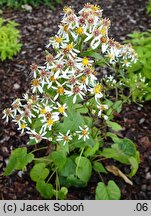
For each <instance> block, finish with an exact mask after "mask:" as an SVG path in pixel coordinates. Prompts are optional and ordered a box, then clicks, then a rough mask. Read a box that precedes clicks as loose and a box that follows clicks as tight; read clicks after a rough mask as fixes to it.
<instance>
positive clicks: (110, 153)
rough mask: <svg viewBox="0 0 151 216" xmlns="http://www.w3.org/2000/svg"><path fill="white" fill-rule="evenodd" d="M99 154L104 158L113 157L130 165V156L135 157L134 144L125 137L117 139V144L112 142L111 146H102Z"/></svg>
mask: <svg viewBox="0 0 151 216" xmlns="http://www.w3.org/2000/svg"><path fill="white" fill-rule="evenodd" d="M100 154H101V155H102V156H104V157H106V158H113V159H115V160H117V161H119V162H121V163H124V164H127V165H130V161H129V158H130V157H134V158H137V151H136V146H135V144H134V143H133V142H132V141H131V140H129V139H127V138H125V139H119V141H118V142H117V144H113V145H112V146H111V148H104V149H103V151H102V152H101V153H100Z"/></svg>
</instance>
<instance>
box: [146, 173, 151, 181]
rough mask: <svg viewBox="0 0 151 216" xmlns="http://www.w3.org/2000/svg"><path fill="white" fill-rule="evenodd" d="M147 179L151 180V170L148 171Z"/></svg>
mask: <svg viewBox="0 0 151 216" xmlns="http://www.w3.org/2000/svg"><path fill="white" fill-rule="evenodd" d="M146 179H147V180H150V179H151V173H150V172H148V173H146Z"/></svg>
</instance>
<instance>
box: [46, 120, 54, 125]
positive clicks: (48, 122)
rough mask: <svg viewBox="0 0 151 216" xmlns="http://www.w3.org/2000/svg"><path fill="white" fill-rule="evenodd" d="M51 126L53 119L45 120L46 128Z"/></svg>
mask: <svg viewBox="0 0 151 216" xmlns="http://www.w3.org/2000/svg"><path fill="white" fill-rule="evenodd" d="M53 124H54V120H53V119H51V118H50V119H48V120H47V125H48V126H51V125H53Z"/></svg>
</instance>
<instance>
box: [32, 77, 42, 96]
mask: <svg viewBox="0 0 151 216" xmlns="http://www.w3.org/2000/svg"><path fill="white" fill-rule="evenodd" d="M31 89H32V91H33V93H35V92H36V91H37V90H38V91H39V92H40V93H41V94H42V93H43V88H42V83H41V81H40V79H34V80H33V81H32V87H31Z"/></svg>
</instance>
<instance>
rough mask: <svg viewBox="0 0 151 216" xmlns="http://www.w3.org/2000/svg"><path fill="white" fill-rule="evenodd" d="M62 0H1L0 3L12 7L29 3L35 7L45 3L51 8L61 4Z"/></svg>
mask: <svg viewBox="0 0 151 216" xmlns="http://www.w3.org/2000/svg"><path fill="white" fill-rule="evenodd" d="M61 3H62V0H53V1H52V0H44V1H42V0H18V1H16V0H1V1H0V5H1V6H7V7H14V8H19V7H22V6H23V5H31V6H34V7H37V6H39V5H46V6H49V7H51V8H52V9H54V8H55V6H56V5H57V4H61Z"/></svg>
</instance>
